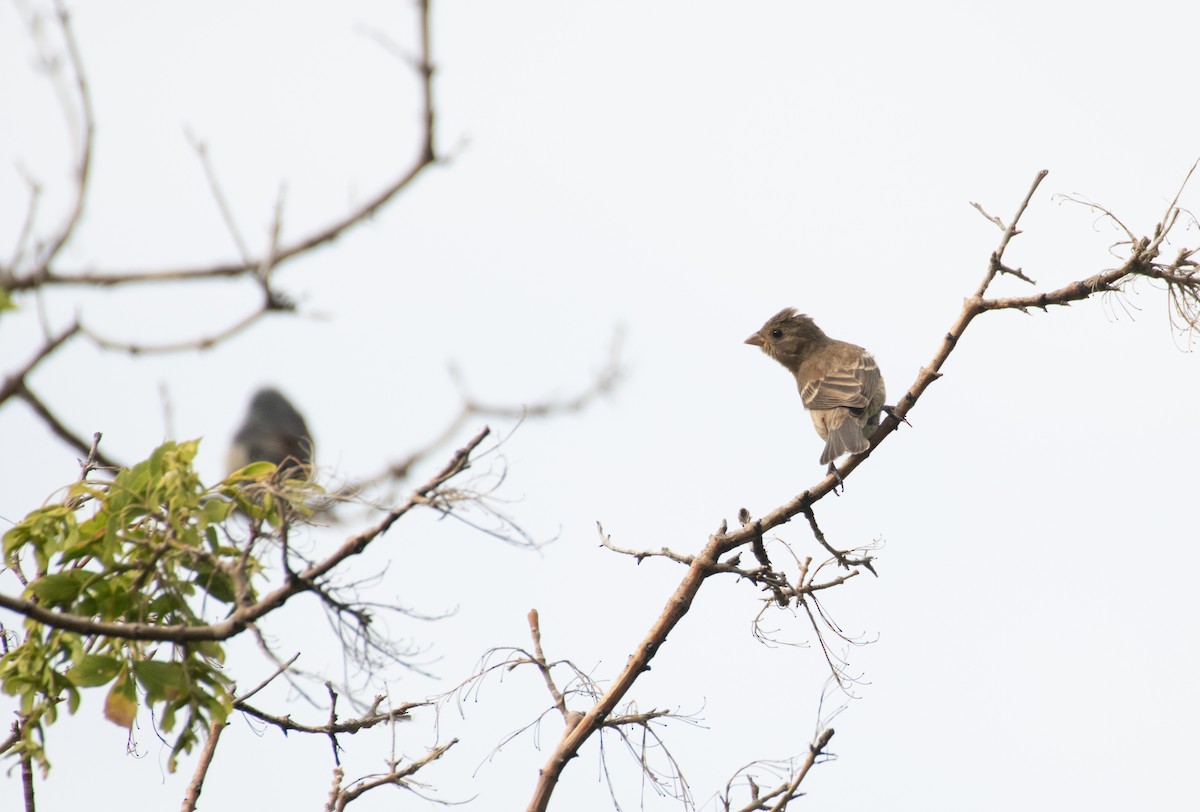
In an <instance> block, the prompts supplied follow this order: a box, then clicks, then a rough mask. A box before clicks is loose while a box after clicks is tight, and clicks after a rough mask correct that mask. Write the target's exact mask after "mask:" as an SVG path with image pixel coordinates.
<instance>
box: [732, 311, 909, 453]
mask: <svg viewBox="0 0 1200 812" xmlns="http://www.w3.org/2000/svg"><path fill="white" fill-rule="evenodd" d="M746 343H747V344H753V345H754V346H756V347H760V348H761V349H762V351H763V352H765V353H766V354H767V355H769V356H771V357H772V358H774V359H775V360H776V361H778V362H779V363H781V364H783V365H784V366H785V367H787V369H788V371H789V372H791V373H792V375H794V376H795V378H796V387H797V388H798V389H799V390H800V400H801V401H803V402H804V408H806V409H808V410H809V412H810V413H811V414H812V421H813V426H815V427H816V429H817V434H819V435H821V439H822V440H824V441H825V450H824V451H823V452H821V462H827V463H829V467H830V468H831V469H832V468H833V461H834V460H836V459H837V458H838V457H840V456H842V455H843V454H859V453H862V452H863V451H866V450H867V449H868V448H870V447H871V443H870V437H871V435H872V434H874V433H875V430H876V429H877V428H879V412H880V411H881V410H882V409H883V401H884V398H885V397H886V395H885V393H884V387H883V376H882V375H880V374H879V367H878V365H876V363H875V359H874V358H873V357H871V354H870V353H869V352H867V351H866V350H864V349H863V348H862V347H860V346H858V345H857V344H849V343H847V342H845V341H838V340H837V339H836V338H830V337H829V336H827V335H825V333H824V331H822V330H821V328H820V327H818V326H817V325H816V324H814V323H813V320H812V319H810V318H809V317H808V316H805V315H802V314H799V313H797V312H796V309H795V308H793V307H786V308H784V309H783V310H780V311H779V312H778V313H776V314H775V315H774V316H772V317H771V318H769V319H768V320H767V323H766V324H764V325H763V326H762V329H761V330H759V331H758V332H757V333H755V334H754V335H752V336H750V337H749V338H747V339H746Z"/></svg>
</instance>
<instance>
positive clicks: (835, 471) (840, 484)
mask: <svg viewBox="0 0 1200 812" xmlns="http://www.w3.org/2000/svg"><path fill="white" fill-rule="evenodd" d="M825 474H826V476H828V475H829V474H833V476H834V478H835V479H837V483H836V484H834V486H833V494H834V496H841V494H840V493H838V488H841V489H842V490H843V491H845V490H846V482H845V480H843V479H842V475H841V474H840V473H838V469H837V466H835V465H834V464H833V463H832V462H831V463H829V470H828V471H826V472H825Z"/></svg>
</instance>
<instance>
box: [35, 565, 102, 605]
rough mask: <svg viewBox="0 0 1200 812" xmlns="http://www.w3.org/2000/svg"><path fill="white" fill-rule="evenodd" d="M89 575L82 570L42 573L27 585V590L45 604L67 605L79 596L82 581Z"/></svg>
mask: <svg viewBox="0 0 1200 812" xmlns="http://www.w3.org/2000/svg"><path fill="white" fill-rule="evenodd" d="M90 575H91V573H88V572H85V571H83V570H73V571H71V572H60V573H56V574H53V575H43V576H42V577H41V578H38V579H37V580H36V581H34V582H32V583H31V584H30V585H29V591H30V592H32V593H33V594H34V595H36V596H37V597H38V599H39V600H40V601H41V602H42V603H44V604H46V605H47V606H67V605H69V604H70V603H71V602H73V601H74V600H75V599H76V598H77V597H79V592H80V590H82V589H83V582H84V580H85V579H86V578H88V577H89V576H90Z"/></svg>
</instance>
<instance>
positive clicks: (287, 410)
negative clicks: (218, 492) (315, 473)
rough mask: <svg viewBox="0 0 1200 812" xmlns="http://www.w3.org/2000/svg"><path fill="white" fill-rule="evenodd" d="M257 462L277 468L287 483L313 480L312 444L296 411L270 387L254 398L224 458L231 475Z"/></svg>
mask: <svg viewBox="0 0 1200 812" xmlns="http://www.w3.org/2000/svg"><path fill="white" fill-rule="evenodd" d="M259 461H266V462H270V463H274V464H275V465H277V466H279V473H280V475H281V476H282V477H284V478H287V479H309V478H311V476H312V462H313V441H312V435H311V434H309V433H308V425H307V424H306V423H305V422H304V417H303V416H301V414H300V412H298V411H296V407H295V406H293V405H292V404H291V403H290V402H289V401H288V399H287V398H285V397H284V396H283V395H282V394H281V393H280V392H279V390H278V389H272V388H270V387H266V388H263V389H260V390H258V392H256V393H255V394H254V397H253V399H251V401H250V411H249V412H248V413H247V414H246V419H245V421H244V422H243V423H242V426H241V428H239V429H238V431H237V434H235V435H234V437H233V445H232V446H231V447H230V449H229V456H228V457H227V458H226V464H227V465H228V467H229V470H230V471H231V472H232V471H236V470H238V469H239V468H242V467H244V466H246V465H249V464H250V463H252V462H259Z"/></svg>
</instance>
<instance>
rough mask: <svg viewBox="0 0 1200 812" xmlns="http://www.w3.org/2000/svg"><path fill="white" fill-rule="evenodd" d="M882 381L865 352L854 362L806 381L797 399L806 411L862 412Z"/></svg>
mask: <svg viewBox="0 0 1200 812" xmlns="http://www.w3.org/2000/svg"><path fill="white" fill-rule="evenodd" d="M882 380H883V378H882V377H881V376H880V374H879V366H878V365H877V364H876V363H875V359H874V358H872V357H871V355H870V354H869V353H865V352H864V353H861V354H860V355H859V356H858V358H856V359H855V361H854V362H853V363H851V364H848V365H846V366H841V367H836V368H834V369H832V370H830V371H829V372H827V373H826V374H825V377H823V378H816V379H814V380H811V381H809V382H808V383H807V384H805V385H804V386H803V387H801V389H800V399H801V400H803V401H804V405H805V406H807V407H808V408H809V409H836V408H839V407H840V408H846V409H863V408H866V406H867V405H868V404H869V403H870V402H871V398H872V396H874V394H875V392H876V391H878V390H879V384H880V382H881V381H882Z"/></svg>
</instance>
